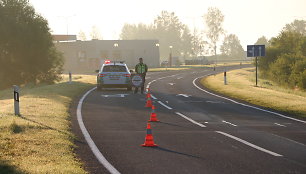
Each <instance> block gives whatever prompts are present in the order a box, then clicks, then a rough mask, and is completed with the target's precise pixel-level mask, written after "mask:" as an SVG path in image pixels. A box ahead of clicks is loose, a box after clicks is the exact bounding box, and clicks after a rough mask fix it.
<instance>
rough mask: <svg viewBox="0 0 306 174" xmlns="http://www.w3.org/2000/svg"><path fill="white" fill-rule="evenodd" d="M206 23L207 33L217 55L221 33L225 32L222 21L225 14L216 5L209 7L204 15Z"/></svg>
mask: <svg viewBox="0 0 306 174" xmlns="http://www.w3.org/2000/svg"><path fill="white" fill-rule="evenodd" d="M204 20H205V23H206V25H207V27H208V31H207V33H206V36H207V38H208V39H209V40H210V44H211V46H212V47H213V50H214V53H215V56H216V55H217V42H218V41H219V38H220V35H221V34H223V33H224V29H223V27H222V23H223V21H224V15H223V14H222V12H221V11H220V10H219V9H218V8H216V7H210V8H208V12H207V14H205V15H204Z"/></svg>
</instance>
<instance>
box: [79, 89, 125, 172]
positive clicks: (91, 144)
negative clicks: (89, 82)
mask: <svg viewBox="0 0 306 174" xmlns="http://www.w3.org/2000/svg"><path fill="white" fill-rule="evenodd" d="M96 88H97V87H94V88H92V89H91V90H89V91H87V92H86V93H85V94H84V95H83V97H82V98H81V99H80V101H79V104H78V107H77V120H78V123H79V126H80V129H81V131H82V134H83V136H84V138H85V140H86V142H87V144H88V146H89V147H90V149H91V151H92V152H93V154H94V155H95V156H96V158H97V159H98V161H99V162H100V163H101V164H102V165H103V166H104V167H105V168H106V169H107V170H108V171H109V172H110V173H111V174H120V172H119V171H118V170H117V169H115V168H114V167H113V166H112V165H111V164H110V163H109V162H108V161H107V160H106V158H105V157H104V156H103V155H102V153H101V152H100V151H99V149H98V147H97V146H96V144H95V142H94V141H93V140H92V139H91V137H90V135H89V133H88V131H87V129H86V127H85V124H84V122H83V118H82V105H83V101H84V99H85V98H86V97H87V95H88V94H89V93H91V92H92V91H93V90H95V89H96Z"/></svg>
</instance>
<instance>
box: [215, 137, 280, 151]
mask: <svg viewBox="0 0 306 174" xmlns="http://www.w3.org/2000/svg"><path fill="white" fill-rule="evenodd" d="M216 132H217V133H219V134H222V135H224V136H227V137H229V138H232V139H234V140H236V141H239V142H240V143H243V144H245V145H248V146H250V147H252V148H254V149H257V150H260V151H262V152H265V153H268V154H270V155H273V156H276V157H282V156H283V155H280V154H278V153H275V152H272V151H270V150H267V149H264V148H262V147H259V146H256V145H255V144H252V143H249V142H247V141H245V140H243V139H240V138H238V137H235V136H233V135H230V134H227V133H225V132H221V131H216Z"/></svg>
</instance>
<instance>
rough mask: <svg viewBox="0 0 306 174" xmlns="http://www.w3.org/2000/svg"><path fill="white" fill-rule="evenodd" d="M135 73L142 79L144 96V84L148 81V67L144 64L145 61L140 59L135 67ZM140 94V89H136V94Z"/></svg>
mask: <svg viewBox="0 0 306 174" xmlns="http://www.w3.org/2000/svg"><path fill="white" fill-rule="evenodd" d="M135 72H136V73H137V74H139V75H141V77H142V81H143V82H142V85H141V94H143V91H144V84H145V81H146V74H147V72H148V66H147V65H146V64H144V63H143V59H142V58H139V63H138V64H137V65H136V66H135ZM137 92H138V87H135V90H134V94H136V93H137Z"/></svg>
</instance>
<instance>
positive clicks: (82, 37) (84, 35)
mask: <svg viewBox="0 0 306 174" xmlns="http://www.w3.org/2000/svg"><path fill="white" fill-rule="evenodd" d="M78 40H81V41H85V40H87V38H86V34H85V33H84V32H83V31H80V32H79V34H78Z"/></svg>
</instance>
